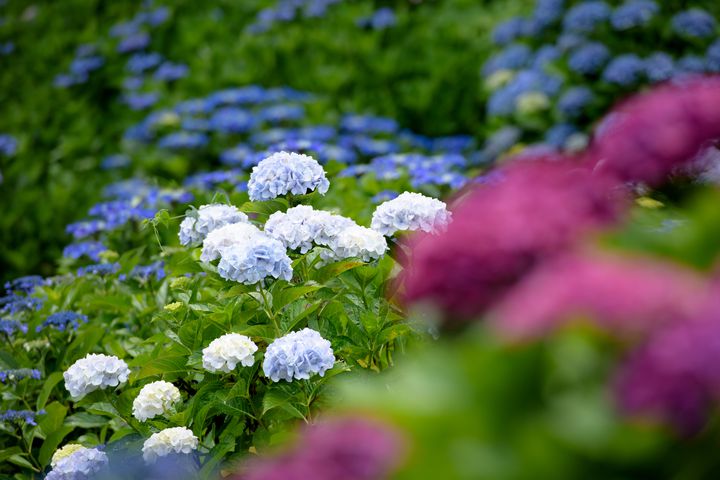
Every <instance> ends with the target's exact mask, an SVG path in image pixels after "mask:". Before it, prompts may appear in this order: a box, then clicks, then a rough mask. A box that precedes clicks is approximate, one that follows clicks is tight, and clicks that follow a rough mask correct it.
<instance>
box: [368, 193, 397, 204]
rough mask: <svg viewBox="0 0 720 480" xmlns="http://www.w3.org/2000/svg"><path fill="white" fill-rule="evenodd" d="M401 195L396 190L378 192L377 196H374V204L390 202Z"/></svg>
mask: <svg viewBox="0 0 720 480" xmlns="http://www.w3.org/2000/svg"><path fill="white" fill-rule="evenodd" d="M398 195H399V193H398V192H396V191H394V190H383V191H381V192H378V193H377V194H376V195H374V196H373V197H372V199H371V201H372V202H373V203H378V204H379V203H383V202H388V201H390V200H392V199H393V198H396V197H397V196H398Z"/></svg>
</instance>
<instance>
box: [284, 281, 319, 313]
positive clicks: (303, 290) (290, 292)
mask: <svg viewBox="0 0 720 480" xmlns="http://www.w3.org/2000/svg"><path fill="white" fill-rule="evenodd" d="M321 288H322V286H320V285H303V286H299V287H290V288H284V289H282V290H280V291H279V292H275V293H273V308H274V309H275V311H277V312H279V311H280V310H282V308H283V307H285V306H286V305H287V304H289V303H291V302H293V301H295V300H297V299H298V298H301V297H304V296H305V295H307V294H308V293H312V292H315V291H317V290H320V289H321Z"/></svg>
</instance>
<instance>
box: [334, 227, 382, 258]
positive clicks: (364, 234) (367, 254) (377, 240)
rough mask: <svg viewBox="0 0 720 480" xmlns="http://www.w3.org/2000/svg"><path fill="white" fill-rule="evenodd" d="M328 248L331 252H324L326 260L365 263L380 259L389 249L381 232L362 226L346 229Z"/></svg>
mask: <svg viewBox="0 0 720 480" xmlns="http://www.w3.org/2000/svg"><path fill="white" fill-rule="evenodd" d="M328 246H329V248H330V251H329V252H328V251H324V252H322V256H323V258H325V259H326V260H342V259H345V258H360V259H361V260H362V261H364V262H369V261H372V260H377V259H379V258H380V257H382V256H383V255H385V252H386V251H387V249H388V246H387V241H386V240H385V237H384V236H383V235H382V234H381V233H380V232H377V231H376V230H373V229H371V228H366V227H361V226H360V225H351V226H349V227H347V228H344V229H343V230H342V231H341V232H340V233H339V234H338V235H337V236H336V237H335V238H333V240H332V242H330V244H329V245H328Z"/></svg>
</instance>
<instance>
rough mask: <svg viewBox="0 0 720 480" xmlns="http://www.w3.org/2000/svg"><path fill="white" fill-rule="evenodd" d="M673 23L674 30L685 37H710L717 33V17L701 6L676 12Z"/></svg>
mask: <svg viewBox="0 0 720 480" xmlns="http://www.w3.org/2000/svg"><path fill="white" fill-rule="evenodd" d="M671 23H672V27H673V30H675V32H677V33H678V34H680V35H682V36H684V37H693V38H709V37H712V36H713V35H716V34H717V22H716V21H715V18H713V16H712V15H710V14H709V13H708V12H706V11H705V10H702V9H700V8H691V9H689V10H685V11H684V12H680V13H678V14H676V15H675V16H674V17H673V18H672V20H671Z"/></svg>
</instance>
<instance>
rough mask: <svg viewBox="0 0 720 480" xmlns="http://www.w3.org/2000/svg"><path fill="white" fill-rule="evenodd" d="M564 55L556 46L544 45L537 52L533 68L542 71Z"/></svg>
mask: <svg viewBox="0 0 720 480" xmlns="http://www.w3.org/2000/svg"><path fill="white" fill-rule="evenodd" d="M561 55H562V53H561V52H560V49H559V48H558V47H556V46H555V45H543V46H542V47H540V48H539V49H538V50H537V51H536V52H535V58H533V61H532V65H531V66H532V68H534V69H542V68H543V67H545V66H546V65H548V64H550V63H552V62H554V61H555V60H557V59H559V58H560V56H561Z"/></svg>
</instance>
